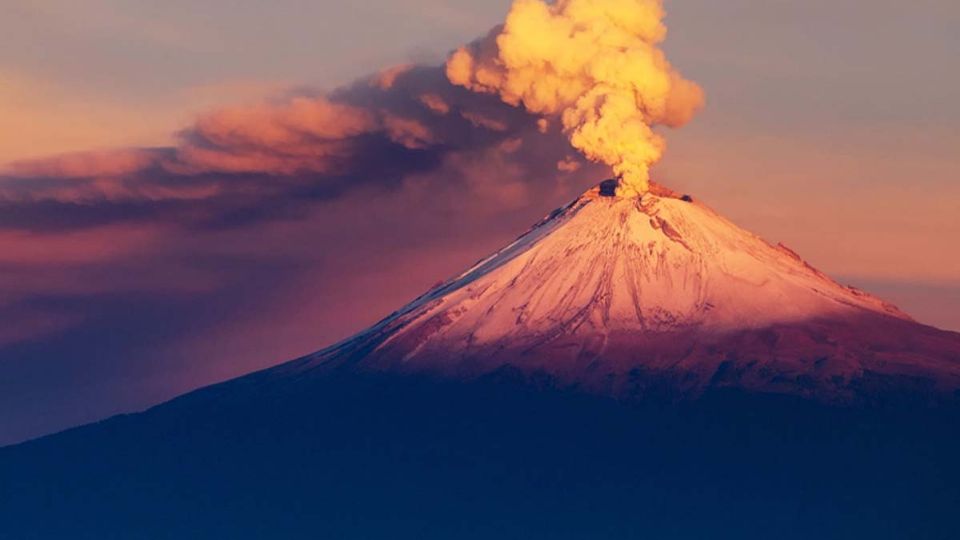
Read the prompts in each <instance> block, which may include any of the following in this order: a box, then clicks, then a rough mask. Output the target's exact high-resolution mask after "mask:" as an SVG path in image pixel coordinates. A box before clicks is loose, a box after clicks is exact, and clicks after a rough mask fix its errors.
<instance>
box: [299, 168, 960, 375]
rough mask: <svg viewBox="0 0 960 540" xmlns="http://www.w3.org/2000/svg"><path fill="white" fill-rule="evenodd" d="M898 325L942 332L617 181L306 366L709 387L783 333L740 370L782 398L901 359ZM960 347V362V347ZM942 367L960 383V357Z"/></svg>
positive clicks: (708, 217) (668, 195)
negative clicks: (642, 375)
mask: <svg viewBox="0 0 960 540" xmlns="http://www.w3.org/2000/svg"><path fill="white" fill-rule="evenodd" d="M824 321H830V322H828V323H825V322H824ZM858 321H871V322H869V323H861V322H858ZM824 324H825V325H826V327H825V329H824V330H820V329H816V330H811V328H819V326H817V325H824ZM863 324H866V326H863ZM845 325H853V326H854V327H856V328H860V327H858V326H857V325H861V326H862V328H861V329H862V330H864V331H863V332H859V331H857V330H856V328H854V332H853V333H854V334H857V335H856V336H855V339H854V340H853V341H855V342H856V344H855V345H856V346H851V347H847V348H846V349H844V346H843V344H839V345H838V343H839V342H838V339H837V338H835V337H833V336H831V335H829V334H831V333H832V332H839V331H840V330H839V329H840V328H846V326H845ZM884 325H894V326H896V327H897V328H901V329H902V328H911V329H913V328H927V327H922V326H921V325H918V324H916V323H914V322H913V321H912V320H911V319H910V318H909V317H908V316H907V315H905V314H904V313H902V312H901V311H899V310H898V309H897V308H896V307H894V306H892V305H890V304H887V303H885V302H883V301H882V300H880V299H877V298H875V297H873V296H870V295H868V294H866V293H864V292H862V291H859V290H857V289H854V288H849V287H844V286H842V285H839V284H838V283H836V282H835V281H833V280H831V279H830V278H828V277H827V276H825V275H824V274H823V273H821V272H819V271H817V270H816V269H814V268H813V267H811V266H810V265H808V264H807V263H805V262H804V261H803V260H802V259H801V258H800V257H799V256H797V254H795V253H794V252H793V251H791V250H790V249H788V248H786V247H785V246H782V245H772V244H769V243H767V242H766V241H764V240H763V239H761V238H760V237H758V236H756V235H754V234H751V233H749V232H747V231H745V230H743V229H741V228H739V227H737V226H736V225H734V224H733V223H731V222H729V221H727V220H726V219H724V218H723V217H721V216H719V215H718V214H716V213H715V212H714V211H712V210H710V209H709V208H707V207H706V206H704V205H702V204H700V203H699V202H694V201H693V200H692V199H690V198H689V197H680V196H678V195H677V194H675V193H673V192H671V191H669V190H667V189H664V188H661V187H659V186H654V187H653V189H651V191H650V192H648V193H645V194H643V195H642V196H640V197H622V196H618V195H616V194H615V191H614V190H612V189H610V186H609V185H608V184H606V183H605V184H601V185H600V186H598V187H595V188H593V189H591V190H589V191H587V192H586V193H584V194H583V195H582V196H581V197H579V198H578V199H577V200H575V201H574V202H572V203H571V204H569V205H567V206H566V207H564V208H561V209H558V210H556V211H554V212H553V213H552V214H550V215H549V216H547V217H546V218H544V219H543V220H542V221H541V222H540V223H538V224H537V225H535V226H534V227H533V228H532V229H531V230H530V231H528V232H527V233H526V234H524V235H523V236H521V237H520V238H518V239H517V240H516V241H515V242H513V243H512V244H510V245H509V246H507V247H506V248H504V249H502V250H500V251H499V252H497V253H495V254H493V255H491V256H490V257H488V258H486V259H484V260H482V261H480V262H479V263H477V264H476V265H475V266H473V267H472V268H470V269H469V270H467V271H466V272H464V273H463V274H461V275H459V276H457V277H455V278H453V279H451V280H449V281H448V282H446V283H444V284H442V285H440V286H439V287H437V288H435V289H434V290H432V291H430V292H428V293H427V294H425V295H423V296H421V297H420V298H418V299H416V300H415V301H414V302H412V303H410V304H408V305H407V306H405V307H404V308H402V309H400V310H399V311H397V312H395V313H394V314H392V315H391V316H390V317H388V318H387V319H385V320H383V321H382V322H381V323H379V324H377V325H375V326H374V327H372V328H370V329H368V330H367V331H365V332H363V333H361V334H359V335H358V336H356V337H355V338H352V339H350V340H347V341H345V342H343V343H341V344H340V345H338V346H335V347H332V348H330V349H328V350H325V351H322V352H320V353H318V354H317V355H314V356H312V357H309V358H307V359H305V360H304V361H303V362H301V363H299V364H298V365H300V366H311V365H317V364H323V363H326V362H328V361H330V360H333V359H337V360H339V362H337V363H342V362H346V361H349V362H351V363H356V364H358V365H361V366H366V367H371V368H376V369H404V370H420V369H427V370H434V371H442V372H457V373H474V374H476V373H485V372H489V371H493V370H496V369H498V368H499V367H502V366H504V365H511V366H514V367H520V368H528V369H532V370H543V371H546V372H548V373H549V374H551V375H554V376H557V377H559V378H560V379H565V380H568V381H569V382H571V383H583V382H584V381H583V379H584V377H587V376H589V377H591V378H593V379H597V378H598V377H599V378H600V379H604V380H608V381H609V380H619V379H622V378H623V377H624V376H625V375H626V374H627V373H631V372H635V371H636V370H637V369H640V370H645V371H655V372H663V371H667V372H671V373H675V372H677V371H678V370H679V371H680V372H685V373H687V374H688V375H689V374H690V373H693V374H694V377H692V378H693V379H695V382H694V385H699V384H705V383H706V381H709V380H711V377H712V376H713V375H715V373H716V372H717V371H718V370H719V369H720V365H721V364H722V363H724V362H728V361H730V360H729V359H731V358H741V357H742V356H743V355H744V353H745V351H743V350H739V351H738V350H724V347H727V348H730V347H738V346H737V345H730V344H725V343H727V342H729V341H730V340H731V339H747V338H745V337H743V336H754V335H760V334H762V333H767V334H769V333H770V332H773V334H772V337H771V336H767V337H766V338H763V339H766V340H767V341H770V343H765V342H763V340H760V341H761V342H762V343H761V345H762V346H761V347H760V350H757V349H756V347H757V345H756V343H754V341H756V340H754V339H753V338H750V339H748V341H749V347H750V348H751V349H750V351H749V354H756V355H757V356H758V358H756V359H753V360H749V361H748V360H742V359H741V360H737V362H741V361H742V362H746V363H747V364H749V365H750V366H752V367H751V368H750V369H754V368H756V367H757V366H760V367H763V369H761V371H763V373H765V374H766V375H764V376H763V377H761V378H762V379H763V380H761V381H759V382H757V383H756V384H755V385H754V386H756V387H758V388H765V389H768V387H769V386H770V382H771V380H775V379H777V378H778V377H783V376H784V374H785V373H786V374H787V376H791V377H793V376H800V375H802V374H804V373H805V371H806V370H807V368H808V367H809V368H810V369H813V368H812V367H811V366H812V364H811V366H806V365H805V364H804V362H807V361H808V360H809V362H814V361H818V362H820V364H819V365H818V367H817V369H818V370H820V373H819V375H818V376H820V377H823V378H829V379H830V380H831V381H833V382H831V384H837V381H849V380H850V379H852V378H856V377H858V376H861V375H862V374H863V373H864V372H865V370H873V369H879V370H880V371H882V370H883V369H885V368H884V366H887V367H889V366H890V365H891V364H890V360H889V359H887V358H885V357H884V358H881V356H882V354H883V353H876V354H874V352H871V347H872V345H870V343H869V342H867V341H865V339H866V337H865V336H866V334H869V333H871V332H875V331H876V330H877V329H878V328H880V327H883V326H884ZM905 325H906V326H905ZM784 328H790V329H793V330H796V329H803V331H802V332H800V333H804V332H806V334H804V335H805V336H806V337H804V338H803V339H804V340H805V341H803V343H799V344H796V345H797V346H796V347H794V346H793V345H792V344H790V342H788V341H787V340H783V339H781V338H780V333H782V332H783V331H784V330H783V329H784ZM771 329H775V330H771ZM931 330H932V329H931ZM791 331H792V330H791ZM894 333H896V332H894ZM767 334H763V335H767ZM860 334H862V335H860ZM737 336H740V337H737ZM889 337H890V336H886V337H883V336H881V338H880V339H881V340H882V339H887V338H889ZM794 338H795V336H793V334H791V339H794ZM870 339H873V338H870ZM952 343H953V345H951V346H952V347H955V348H954V349H953V352H951V353H949V354H953V353H955V352H956V350H960V346H957V344H958V342H957V340H956V339H954V341H953V342H952ZM764 347H765V348H764ZM783 347H787V348H788V349H787V350H780V348H783ZM858 347H860V348H863V349H864V352H863V353H862V354H861V355H860V356H859V357H858V356H857V355H858V354H860V353H856V352H855V349H857V348H858ZM894 348H896V345H894ZM948 348H949V347H948ZM940 352H943V351H940ZM834 353H837V354H834ZM831 354H833V355H834V358H833V359H832V360H831ZM765 355H766V356H765ZM878 355H880V356H878ZM938 358H939V357H938ZM725 359H727V360H725ZM954 359H955V357H954ZM751 362H752V363H751ZM871 362H874V363H876V364H877V365H876V366H874V364H871ZM824 366H826V367H824ZM940 367H941V368H944V369H946V371H947V372H949V374H950V377H960V369H958V366H957V364H956V361H954V362H953V363H952V364H951V363H948V364H946V365H945V366H940ZM920 371H921V372H924V373H926V372H925V371H924V370H923V369H920ZM688 378H689V377H688ZM594 382H596V381H594ZM748 386H749V385H748Z"/></svg>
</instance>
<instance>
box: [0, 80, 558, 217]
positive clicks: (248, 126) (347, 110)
mask: <svg viewBox="0 0 960 540" xmlns="http://www.w3.org/2000/svg"><path fill="white" fill-rule="evenodd" d="M569 159H570V158H569V147H568V145H567V143H566V141H565V140H564V138H563V136H562V135H561V134H560V133H559V132H556V131H552V132H551V131H546V132H542V130H541V129H539V128H538V123H537V119H536V118H534V117H532V116H531V115H529V114H527V113H526V112H525V111H522V110H520V109H518V108H515V107H511V106H510V105H508V104H505V103H503V102H502V101H501V100H499V99H497V98H496V96H491V95H486V94H478V93H475V92H471V91H469V90H468V89H465V88H462V87H458V86H455V85H453V84H451V83H450V82H449V81H448V79H447V77H446V74H445V70H444V68H443V67H428V66H401V67H399V68H395V69H391V70H387V71H385V72H382V73H380V74H377V75H374V76H371V77H369V78H366V79H364V80H360V81H357V82H356V83H354V84H351V85H349V86H346V87H342V88H339V89H336V90H334V91H332V92H329V93H308V92H300V93H297V94H295V95H291V96H286V97H284V98H281V99H276V100H273V101H270V102H264V103H261V104H257V105H251V106H243V107H227V108H223V109H220V110H216V111H212V112H210V113H208V114H205V115H202V116H201V117H199V118H198V119H197V120H196V121H195V123H194V124H193V125H191V126H189V127H188V128H186V129H184V130H183V131H182V132H181V133H180V134H179V143H178V144H177V145H176V146H174V147H170V148H153V149H142V148H130V149H117V150H112V151H99V152H87V153H76V154H69V155H62V156H54V157H51V158H47V159H42V160H34V161H29V162H19V163H14V164H11V165H10V166H9V167H7V171H6V172H5V173H3V174H2V175H0V228H25V229H30V230H56V229H60V228H62V229H69V228H71V227H90V226H99V225H104V224H106V223H111V222H114V221H128V220H148V221H151V220H161V221H163V220H166V221H169V222H171V223H176V224H179V225H181V226H190V227H206V226H236V225H241V224H244V223H249V222H256V221H258V220H261V219H276V218H282V217H297V216H302V215H303V213H304V212H305V211H307V210H308V209H307V208H306V207H308V206H309V205H311V204H313V203H316V202H317V201H325V200H331V199H335V198H338V197H342V196H343V195H344V194H345V193H348V192H352V191H355V190H358V189H367V190H381V191H382V190H387V191H389V190H396V189H400V188H402V187H403V186H404V184H405V182H409V181H411V179H413V180H415V181H416V182H419V183H424V182H429V183H434V184H436V185H437V191H438V192H441V191H442V192H449V193H454V192H458V191H459V192H460V193H461V194H463V195H467V196H475V195H476V193H474V191H475V190H477V189H479V191H480V192H481V193H489V192H495V191H497V189H498V187H497V184H498V183H503V184H505V185H511V184H516V183H522V184H536V183H542V184H548V185H549V184H551V183H555V182H557V181H558V180H560V181H562V180H563V176H564V175H565V173H564V171H569V170H572V169H571V168H570V167H564V168H563V170H560V171H558V169H557V168H556V163H558V162H561V161H564V162H565V163H566V162H567V161H569ZM492 163H496V164H500V165H502V167H503V169H502V170H500V171H497V170H491V168H490V164H492ZM467 166H469V167H472V169H471V170H464V169H463V167H467ZM477 168H480V169H481V170H482V171H484V172H487V173H490V178H489V179H488V180H487V182H489V183H490V184H491V185H488V186H480V185H479V184H478V183H477V182H475V181H473V182H470V181H466V180H465V179H468V178H472V177H475V176H476V173H477V170H476V169H477ZM513 191H514V193H515V194H518V195H519V194H520V192H521V191H522V190H516V189H514V190H513Z"/></svg>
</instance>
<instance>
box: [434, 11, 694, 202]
mask: <svg viewBox="0 0 960 540" xmlns="http://www.w3.org/2000/svg"><path fill="white" fill-rule="evenodd" d="M663 17H664V10H663V6H662V0H558V1H557V2H556V3H553V4H550V3H547V2H545V1H543V0H516V1H515V2H514V4H513V6H512V7H511V9H510V12H509V14H508V15H507V19H506V22H505V23H504V24H503V26H502V27H498V28H495V29H494V30H493V31H492V32H491V33H490V34H489V35H488V36H487V37H485V38H483V39H481V40H479V41H477V42H474V43H473V44H471V45H469V46H466V47H462V48H460V49H458V50H457V51H456V52H454V53H453V54H452V55H451V56H450V58H449V60H448V61H447V66H446V68H447V77H448V78H449V79H450V81H451V82H452V83H454V84H456V85H460V86H464V87H466V88H469V89H471V90H474V91H477V92H483V93H492V94H498V95H499V96H500V98H501V99H502V100H503V101H504V102H506V103H509V104H511V105H514V106H519V105H523V107H524V108H525V109H526V110H527V111H529V112H531V113H534V114H538V115H543V116H548V117H558V118H559V121H560V123H561V124H562V127H563V131H564V133H565V134H566V135H567V137H568V138H569V140H570V143H571V144H572V145H573V146H574V147H575V148H577V149H578V150H580V151H581V152H582V153H583V154H584V155H585V156H586V157H587V158H589V159H591V160H594V161H599V162H603V163H606V164H607V165H610V166H611V167H612V168H613V170H614V172H615V173H617V174H618V175H619V176H620V177H621V187H620V194H621V195H632V194H638V193H643V192H645V191H646V190H647V189H648V186H649V168H650V166H651V165H652V164H654V163H656V162H657V161H658V160H659V159H660V157H661V156H662V154H663V151H664V146H665V143H664V140H663V138H662V137H661V136H660V135H659V134H657V133H655V132H654V131H653V127H654V126H656V125H665V126H669V127H678V126H681V125H683V124H685V123H686V122H687V121H689V120H690V118H691V117H692V116H693V115H694V113H695V112H696V111H697V110H698V109H699V108H700V107H701V106H702V105H703V102H704V96H703V91H702V90H701V89H700V87H699V86H697V85H696V84H695V83H693V82H691V81H688V80H686V79H684V78H683V77H681V75H680V74H679V73H678V72H677V71H676V70H674V69H673V67H672V66H671V65H670V63H669V62H668V61H667V59H666V57H665V55H664V53H663V51H662V50H660V49H659V47H658V45H659V44H660V43H661V42H662V41H663V39H664V38H665V37H666V27H665V26H664V24H663Z"/></svg>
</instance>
